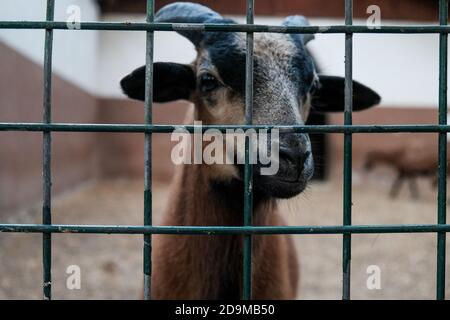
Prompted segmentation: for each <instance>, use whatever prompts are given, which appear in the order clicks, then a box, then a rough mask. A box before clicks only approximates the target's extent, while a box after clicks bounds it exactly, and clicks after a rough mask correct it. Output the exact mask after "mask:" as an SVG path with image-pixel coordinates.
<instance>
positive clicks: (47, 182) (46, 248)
mask: <svg viewBox="0 0 450 320" xmlns="http://www.w3.org/2000/svg"><path fill="white" fill-rule="evenodd" d="M54 12H55V1H54V0H47V14H46V17H47V21H52V20H53V18H54ZM44 50H45V51H44V101H43V109H44V114H43V122H44V123H51V122H52V52H53V30H49V29H47V30H45V49H44ZM42 148H43V149H42V156H43V158H42V190H43V191H42V202H43V205H42V223H43V224H44V225H51V223H52V214H51V207H52V204H51V196H52V191H51V188H52V172H51V170H52V169H51V152H52V137H51V132H50V131H44V132H43V145H42ZM42 267H43V298H44V300H50V299H51V298H52V235H51V233H44V234H43V235H42Z"/></svg>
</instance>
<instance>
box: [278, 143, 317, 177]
mask: <svg viewBox="0 0 450 320" xmlns="http://www.w3.org/2000/svg"><path fill="white" fill-rule="evenodd" d="M310 154H311V152H310V151H302V150H299V148H280V159H283V160H285V161H287V162H289V163H290V164H291V165H293V166H295V167H297V168H298V169H299V170H300V172H301V171H302V170H303V166H304V165H305V162H306V160H307V159H308V157H309V156H310Z"/></svg>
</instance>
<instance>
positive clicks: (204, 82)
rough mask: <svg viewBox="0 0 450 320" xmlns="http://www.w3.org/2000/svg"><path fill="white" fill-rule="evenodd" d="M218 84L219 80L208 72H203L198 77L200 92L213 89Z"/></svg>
mask: <svg viewBox="0 0 450 320" xmlns="http://www.w3.org/2000/svg"><path fill="white" fill-rule="evenodd" d="M218 86H219V81H217V79H216V77H214V76H213V75H212V74H210V73H204V74H202V75H201V76H200V79H199V89H200V91H201V92H203V93H206V92H210V91H213V90H214V89H216V88H217V87H218Z"/></svg>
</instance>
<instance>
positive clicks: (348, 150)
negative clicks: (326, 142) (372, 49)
mask: <svg viewBox="0 0 450 320" xmlns="http://www.w3.org/2000/svg"><path fill="white" fill-rule="evenodd" d="M345 24H346V25H352V24H353V1H352V0H345ZM352 78H353V34H352V33H346V34H345V112H344V124H346V125H351V124H352V109H353V98H352V97H353V80H352ZM343 197H344V219H343V220H344V225H351V224H352V134H351V133H345V134H344V195H343ZM342 248H343V249H342V270H343V277H342V299H344V300H349V299H350V266H351V249H352V238H351V235H350V234H344V235H343V244H342Z"/></svg>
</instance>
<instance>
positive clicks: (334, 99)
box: [311, 75, 381, 112]
mask: <svg viewBox="0 0 450 320" xmlns="http://www.w3.org/2000/svg"><path fill="white" fill-rule="evenodd" d="M319 80H320V88H319V89H318V90H317V91H316V92H315V93H314V94H313V96H312V99H311V105H312V110H313V111H315V112H343V111H344V109H345V93H344V85H345V78H342V77H334V76H324V75H320V76H319ZM380 101H381V97H380V96H379V95H378V94H377V93H376V92H375V91H373V90H372V89H370V88H368V87H366V86H365V85H363V84H361V83H359V82H357V81H353V111H360V110H364V109H368V108H370V107H373V106H374V105H377V104H379V103H380Z"/></svg>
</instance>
